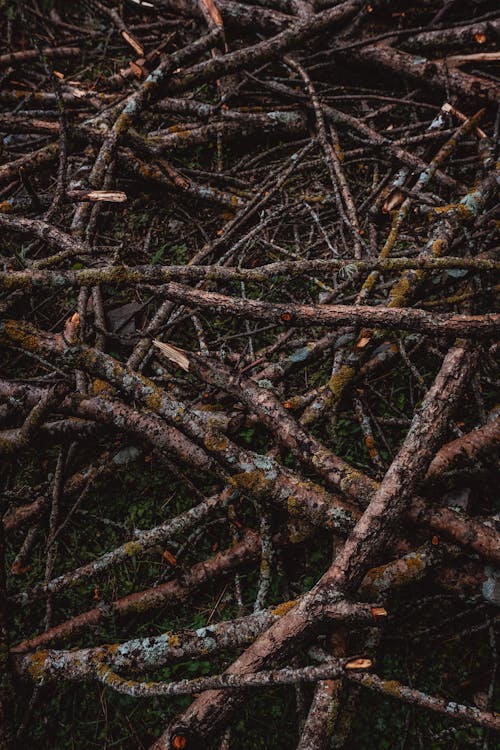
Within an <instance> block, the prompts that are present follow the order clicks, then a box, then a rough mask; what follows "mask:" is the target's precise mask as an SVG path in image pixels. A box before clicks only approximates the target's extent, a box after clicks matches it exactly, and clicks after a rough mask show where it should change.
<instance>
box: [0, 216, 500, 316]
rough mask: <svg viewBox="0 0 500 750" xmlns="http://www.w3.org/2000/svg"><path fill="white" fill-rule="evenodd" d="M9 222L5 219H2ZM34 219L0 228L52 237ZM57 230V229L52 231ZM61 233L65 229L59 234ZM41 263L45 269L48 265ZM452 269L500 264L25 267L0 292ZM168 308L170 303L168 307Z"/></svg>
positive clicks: (499, 267)
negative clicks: (174, 281)
mask: <svg viewBox="0 0 500 750" xmlns="http://www.w3.org/2000/svg"><path fill="white" fill-rule="evenodd" d="M4 218H5V219H6V221H4V220H3V219H4ZM30 221H37V220H35V219H33V220H31V219H13V217H2V216H1V215H0V226H4V227H6V228H8V229H9V230H10V231H22V232H25V233H26V234H29V233H31V229H32V227H34V231H35V232H36V234H37V236H39V237H44V239H45V238H49V237H50V235H51V230H49V229H48V230H47V233H46V234H45V233H44V227H43V223H42V222H40V225H39V226H40V229H38V227H37V226H35V225H30V224H29V223H25V222H30ZM52 229H54V227H53V228H52ZM56 231H58V232H59V231H60V230H56ZM59 237H60V235H56V236H54V238H53V241H54V245H55V246H56V247H57V246H58V241H59V240H58V238H59ZM68 240H69V241H70V243H71V242H72V239H71V237H70V236H69V235H65V236H64V238H63V242H64V245H65V247H67V248H68V250H69V252H71V253H74V254H75V255H76V254H81V255H83V254H85V253H86V249H85V248H84V247H83V246H78V245H76V244H69V245H67V244H66V243H67V241H68ZM45 260H46V259H44V260H41V261H40V262H39V264H40V265H45V262H44V261H45ZM451 269H463V270H466V271H474V272H475V273H476V272H477V273H481V272H487V273H498V272H499V271H500V261H498V260H494V259H490V258H485V257H475V258H460V257H456V256H445V257H439V256H436V257H427V256H426V255H425V254H424V253H422V254H421V255H419V256H417V257H415V258H384V259H374V260H356V258H330V259H325V260H323V259H318V260H297V261H282V262H276V263H266V265H263V266H256V267H254V268H243V267H241V266H238V267H237V268H233V267H231V266H217V265H204V266H199V265H187V266H162V265H158V266H150V265H142V266H120V265H112V266H111V265H105V266H97V267H96V268H81V269H77V270H65V269H61V270H51V269H42V268H39V266H37V268H33V269H26V270H23V271H3V272H0V289H4V290H6V291H12V290H15V289H22V290H24V291H32V290H33V289H65V288H67V287H77V288H78V287H81V286H90V285H94V284H113V285H116V286H117V287H129V286H133V285H136V284H149V285H152V284H164V283H165V282H166V281H173V280H176V281H184V282H187V281H205V280H206V281H239V280H241V281H247V282H256V283H259V282H264V281H267V280H271V279H272V278H273V277H274V276H291V277H294V278H295V277H298V276H304V275H308V274H310V273H317V274H321V273H325V274H328V273H331V272H333V271H342V270H346V271H347V272H350V271H351V270H353V271H354V270H355V271H356V272H363V271H373V270H375V271H381V272H391V271H393V272H398V271H407V270H414V271H446V270H451ZM164 304H168V303H164Z"/></svg>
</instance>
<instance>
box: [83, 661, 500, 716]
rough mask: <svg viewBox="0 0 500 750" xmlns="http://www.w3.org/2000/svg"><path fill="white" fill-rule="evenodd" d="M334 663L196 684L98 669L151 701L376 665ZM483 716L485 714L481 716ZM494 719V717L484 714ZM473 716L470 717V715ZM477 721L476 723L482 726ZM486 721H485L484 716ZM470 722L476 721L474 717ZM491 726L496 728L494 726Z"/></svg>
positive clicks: (108, 681) (100, 675)
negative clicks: (139, 679)
mask: <svg viewBox="0 0 500 750" xmlns="http://www.w3.org/2000/svg"><path fill="white" fill-rule="evenodd" d="M332 662H333V660H330V662H329V663H328V665H327V666H325V665H323V666H320V667H299V668H298V669H294V668H293V667H284V668H283V669H273V670H267V671H261V672H256V673H249V672H247V673H245V674H232V673H230V672H224V673H223V674H219V675H213V676H210V677H195V678H194V679H192V680H189V679H186V680H179V681H178V682H166V683H165V682H136V681H134V680H126V679H124V678H123V677H120V676H119V675H117V674H116V672H113V671H112V670H111V669H110V668H109V667H107V666H106V665H100V666H99V667H98V668H97V670H96V671H97V679H98V680H99V682H102V684H103V685H106V687H109V688H112V689H113V690H116V691H117V692H119V693H121V694H122V695H130V696H132V697H134V698H148V697H151V696H171V695H192V694H193V693H196V692H199V691H201V690H231V689H234V688H251V687H264V686H266V685H294V684H295V683H297V682H317V681H318V680H325V679H335V678H337V679H338V678H339V677H342V676H344V673H345V672H346V671H347V670H349V671H350V670H354V669H356V670H365V669H369V668H370V667H371V665H372V662H371V660H370V659H359V658H358V659H353V658H352V657H351V659H342V660H340V659H339V660H338V661H337V662H336V663H335V665H333V663H332ZM481 713H482V712H481ZM484 715H485V716H491V714H486V713H485V714H484ZM468 716H469V715H468ZM475 718H476V723H481V721H480V720H478V718H477V717H475ZM481 719H482V720H484V717H483V716H481ZM469 720H471V721H472V720H473V719H472V717H471V718H470V719H469ZM490 726H495V725H494V724H491V725H490Z"/></svg>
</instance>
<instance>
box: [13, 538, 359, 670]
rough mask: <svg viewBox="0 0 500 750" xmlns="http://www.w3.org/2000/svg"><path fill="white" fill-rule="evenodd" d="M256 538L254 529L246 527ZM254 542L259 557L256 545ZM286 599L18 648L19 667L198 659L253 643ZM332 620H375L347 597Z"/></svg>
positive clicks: (139, 666)
mask: <svg viewBox="0 0 500 750" xmlns="http://www.w3.org/2000/svg"><path fill="white" fill-rule="evenodd" d="M247 535H248V538H249V539H251V537H252V533H251V532H247ZM247 546H249V550H250V554H249V555H248V560H249V561H250V557H251V553H252V552H253V553H254V560H256V559H257V554H256V553H257V545H256V544H252V545H251V546H250V545H249V543H248V542H247ZM290 606H291V605H290V603H289V602H284V603H282V604H279V605H275V606H273V607H269V608H268V609H263V610H261V611H260V612H256V613H253V614H251V615H247V616H246V617H240V618H238V619H235V620H224V621H222V622H218V623H214V624H211V625H205V626H203V627H200V628H198V629H197V630H181V631H179V632H175V631H174V632H167V633H164V634H162V635H157V636H148V637H146V638H136V639H133V640H131V641H126V642H124V643H119V644H112V645H106V646H95V647H91V648H84V649H76V650H71V651H68V650H66V651H63V650H51V651H48V650H43V651H34V652H30V653H26V654H25V653H18V651H17V648H16V649H15V650H14V652H13V664H14V669H15V670H16V672H17V673H18V674H19V675H22V676H24V677H26V678H28V679H31V680H35V681H37V682H40V681H42V680H43V682H46V681H63V680H77V681H80V680H84V679H95V670H96V666H98V665H99V664H107V665H108V666H110V667H111V668H112V669H113V671H115V670H116V671H118V672H120V673H123V672H124V671H130V670H132V671H134V672H139V671H141V672H142V671H146V672H147V671H150V670H157V669H159V668H160V667H162V666H165V665H166V664H172V663H175V662H179V661H186V660H188V659H195V658H196V657H199V656H201V655H202V654H205V655H206V654H210V653H217V652H219V651H223V650H226V649H229V648H232V649H236V648H239V647H241V646H246V645H248V644H250V643H252V642H253V641H254V640H255V639H256V638H257V637H258V636H259V635H260V634H261V633H263V632H264V631H265V630H266V629H267V628H268V627H269V626H270V625H272V624H273V623H274V622H276V621H277V620H279V618H280V617H283V615H284V613H285V612H287V611H288V609H289V608H290ZM330 615H331V622H332V623H334V622H336V621H339V622H349V624H351V625H352V626H354V627H356V626H358V627H363V626H364V625H366V624H372V623H373V606H372V605H370V604H354V603H350V602H345V603H343V606H342V607H336V608H335V607H333V608H332V610H331V613H330Z"/></svg>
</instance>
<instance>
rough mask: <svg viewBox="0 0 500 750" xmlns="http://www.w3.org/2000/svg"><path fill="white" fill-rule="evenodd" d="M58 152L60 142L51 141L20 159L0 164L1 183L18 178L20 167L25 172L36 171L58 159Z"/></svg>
mask: <svg viewBox="0 0 500 750" xmlns="http://www.w3.org/2000/svg"><path fill="white" fill-rule="evenodd" d="M58 152H59V144H58V143H49V144H48V145H47V146H42V147H41V148H39V149H37V150H36V151H33V152H32V153H31V154H26V155H25V156H20V157H19V158H18V159H14V161H10V162H8V163H7V164H2V165H1V166H0V185H1V184H4V183H8V182H11V181H12V180H13V179H17V178H18V177H19V170H20V169H22V170H23V172H24V174H31V173H32V172H36V171H37V170H38V169H40V167H44V166H45V165H47V164H50V163H51V162H53V161H54V160H55V159H57V155H58Z"/></svg>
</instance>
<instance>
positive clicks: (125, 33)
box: [88, 0, 144, 57]
mask: <svg viewBox="0 0 500 750" xmlns="http://www.w3.org/2000/svg"><path fill="white" fill-rule="evenodd" d="M88 2H89V3H90V5H91V6H92V7H94V8H96V9H97V10H98V11H99V13H101V14H102V15H104V16H107V17H108V18H110V19H111V20H112V22H113V23H114V25H115V26H116V28H117V29H118V31H119V32H120V34H121V36H122V37H123V39H124V40H125V41H126V42H127V44H128V45H129V46H130V47H132V49H133V50H134V52H135V54H136V55H138V56H139V57H143V56H144V49H143V47H142V45H141V43H140V42H139V41H138V40H137V39H136V37H135V36H134V35H133V34H131V33H130V31H129V30H128V28H127V26H126V25H125V22H124V20H123V18H122V17H121V16H120V14H119V13H118V12H117V11H116V10H115V8H108V7H107V6H106V5H104V4H103V3H100V2H98V0H88Z"/></svg>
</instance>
